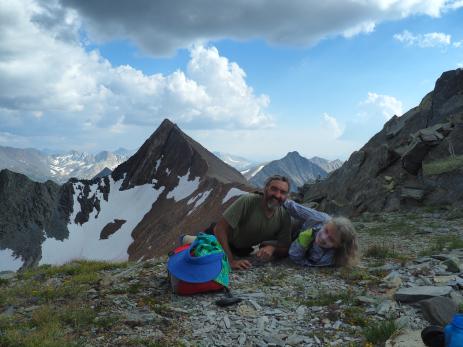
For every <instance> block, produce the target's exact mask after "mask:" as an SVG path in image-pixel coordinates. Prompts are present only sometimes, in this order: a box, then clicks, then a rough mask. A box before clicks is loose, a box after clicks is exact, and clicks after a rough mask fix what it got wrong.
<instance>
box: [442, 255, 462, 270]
mask: <svg viewBox="0 0 463 347" xmlns="http://www.w3.org/2000/svg"><path fill="white" fill-rule="evenodd" d="M443 264H444V265H445V266H446V267H447V271H450V272H454V273H458V272H461V267H460V262H459V260H458V258H455V257H449V258H448V259H447V260H445V261H444V263H443Z"/></svg>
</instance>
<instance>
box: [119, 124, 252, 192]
mask: <svg viewBox="0 0 463 347" xmlns="http://www.w3.org/2000/svg"><path fill="white" fill-rule="evenodd" d="M187 173H188V174H189V178H190V179H193V177H201V178H202V177H204V176H206V175H207V176H209V177H214V178H216V179H218V180H219V181H222V182H226V183H229V182H236V183H241V184H246V183H247V182H246V180H245V178H244V177H243V176H242V175H241V174H240V173H239V172H238V171H237V170H236V169H234V168H232V167H231V166H228V165H227V164H225V163H224V162H222V161H221V160H220V159H218V158H217V157H216V156H215V155H213V154H212V153H211V152H209V151H208V150H207V149H206V148H204V147H203V146H201V144H199V143H198V142H196V141H195V140H193V139H192V138H190V137H189V136H188V135H186V134H185V133H184V132H183V131H182V130H180V128H179V127H178V126H177V125H176V124H175V123H173V122H171V121H170V120H168V119H165V120H164V121H162V123H161V124H160V125H159V127H158V128H157V129H156V131H155V132H154V133H153V134H152V135H151V136H150V137H149V138H148V139H147V140H146V141H145V143H144V144H143V145H142V146H141V147H140V149H139V150H138V151H137V152H136V153H135V154H134V155H133V156H132V157H130V158H129V159H128V160H127V161H126V162H125V163H123V164H121V165H119V166H118V167H117V168H116V169H115V170H114V172H113V174H112V177H113V178H114V179H115V180H119V179H121V178H123V177H125V179H124V183H123V185H122V187H123V188H128V187H130V186H134V185H142V184H146V183H151V182H153V180H155V181H157V182H158V183H159V184H160V185H162V184H163V182H165V181H171V180H172V181H173V180H174V179H173V177H174V178H175V180H176V179H177V178H176V177H182V176H185V175H186V174H187Z"/></svg>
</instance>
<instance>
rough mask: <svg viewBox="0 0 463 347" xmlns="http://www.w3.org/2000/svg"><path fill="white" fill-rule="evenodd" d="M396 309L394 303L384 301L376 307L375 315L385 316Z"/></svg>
mask: <svg viewBox="0 0 463 347" xmlns="http://www.w3.org/2000/svg"><path fill="white" fill-rule="evenodd" d="M395 307H396V303H395V302H394V301H392V300H384V301H383V302H381V303H380V304H379V305H378V307H376V313H377V314H379V315H381V316H385V315H387V314H388V313H389V312H390V311H392V310H394V309H395Z"/></svg>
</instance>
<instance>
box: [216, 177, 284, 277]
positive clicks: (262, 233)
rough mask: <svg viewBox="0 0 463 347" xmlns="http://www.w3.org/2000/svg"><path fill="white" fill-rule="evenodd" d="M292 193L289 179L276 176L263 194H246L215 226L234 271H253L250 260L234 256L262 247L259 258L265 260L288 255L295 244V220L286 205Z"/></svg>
mask: <svg viewBox="0 0 463 347" xmlns="http://www.w3.org/2000/svg"><path fill="white" fill-rule="evenodd" d="M288 193H289V182H288V179H287V178H286V177H284V176H272V177H269V178H268V179H267V181H266V183H265V188H264V194H263V195H261V194H246V195H243V196H241V197H240V198H238V199H237V200H236V201H235V202H234V203H233V204H232V205H230V207H228V208H227V209H226V210H225V212H224V213H223V216H222V218H221V219H220V220H219V221H218V223H217V224H216V225H215V227H214V234H215V236H216V237H217V240H218V241H219V242H220V244H221V245H222V247H223V249H224V251H225V253H226V254H227V256H228V261H229V262H230V266H231V267H232V269H242V270H244V269H248V268H250V267H251V263H250V262H249V260H246V259H235V258H234V256H235V255H236V256H240V257H243V256H246V255H249V254H250V253H251V252H252V250H253V248H252V247H253V246H256V245H259V247H260V249H259V251H258V252H257V254H256V256H257V257H258V258H259V259H261V260H270V259H271V258H272V257H273V256H277V257H282V256H287V254H288V249H289V245H290V244H291V217H290V216H289V213H288V212H287V211H286V209H285V208H283V206H282V205H283V203H284V202H285V200H286V198H287V197H288Z"/></svg>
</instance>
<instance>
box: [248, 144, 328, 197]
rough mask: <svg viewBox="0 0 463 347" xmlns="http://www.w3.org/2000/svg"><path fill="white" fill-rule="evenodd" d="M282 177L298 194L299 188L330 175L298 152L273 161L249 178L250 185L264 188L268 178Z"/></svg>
mask: <svg viewBox="0 0 463 347" xmlns="http://www.w3.org/2000/svg"><path fill="white" fill-rule="evenodd" d="M272 175H282V176H286V177H288V179H289V181H290V182H291V191H293V192H296V191H297V188H298V187H301V186H303V185H304V183H307V182H308V181H314V180H316V179H317V178H325V177H326V176H327V175H328V173H327V172H326V171H325V170H324V169H322V168H321V167H320V166H318V165H317V164H315V163H313V162H312V161H310V160H309V159H307V158H304V157H302V156H301V155H299V153H298V152H289V153H288V154H287V155H286V156H285V157H284V158H282V159H279V160H274V161H271V162H270V163H268V164H266V165H263V166H262V167H261V168H259V171H258V172H257V173H256V174H254V175H253V176H252V177H250V178H249V183H251V184H253V185H255V186H257V187H263V186H264V185H265V181H266V180H267V178H268V177H270V176H272Z"/></svg>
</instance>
